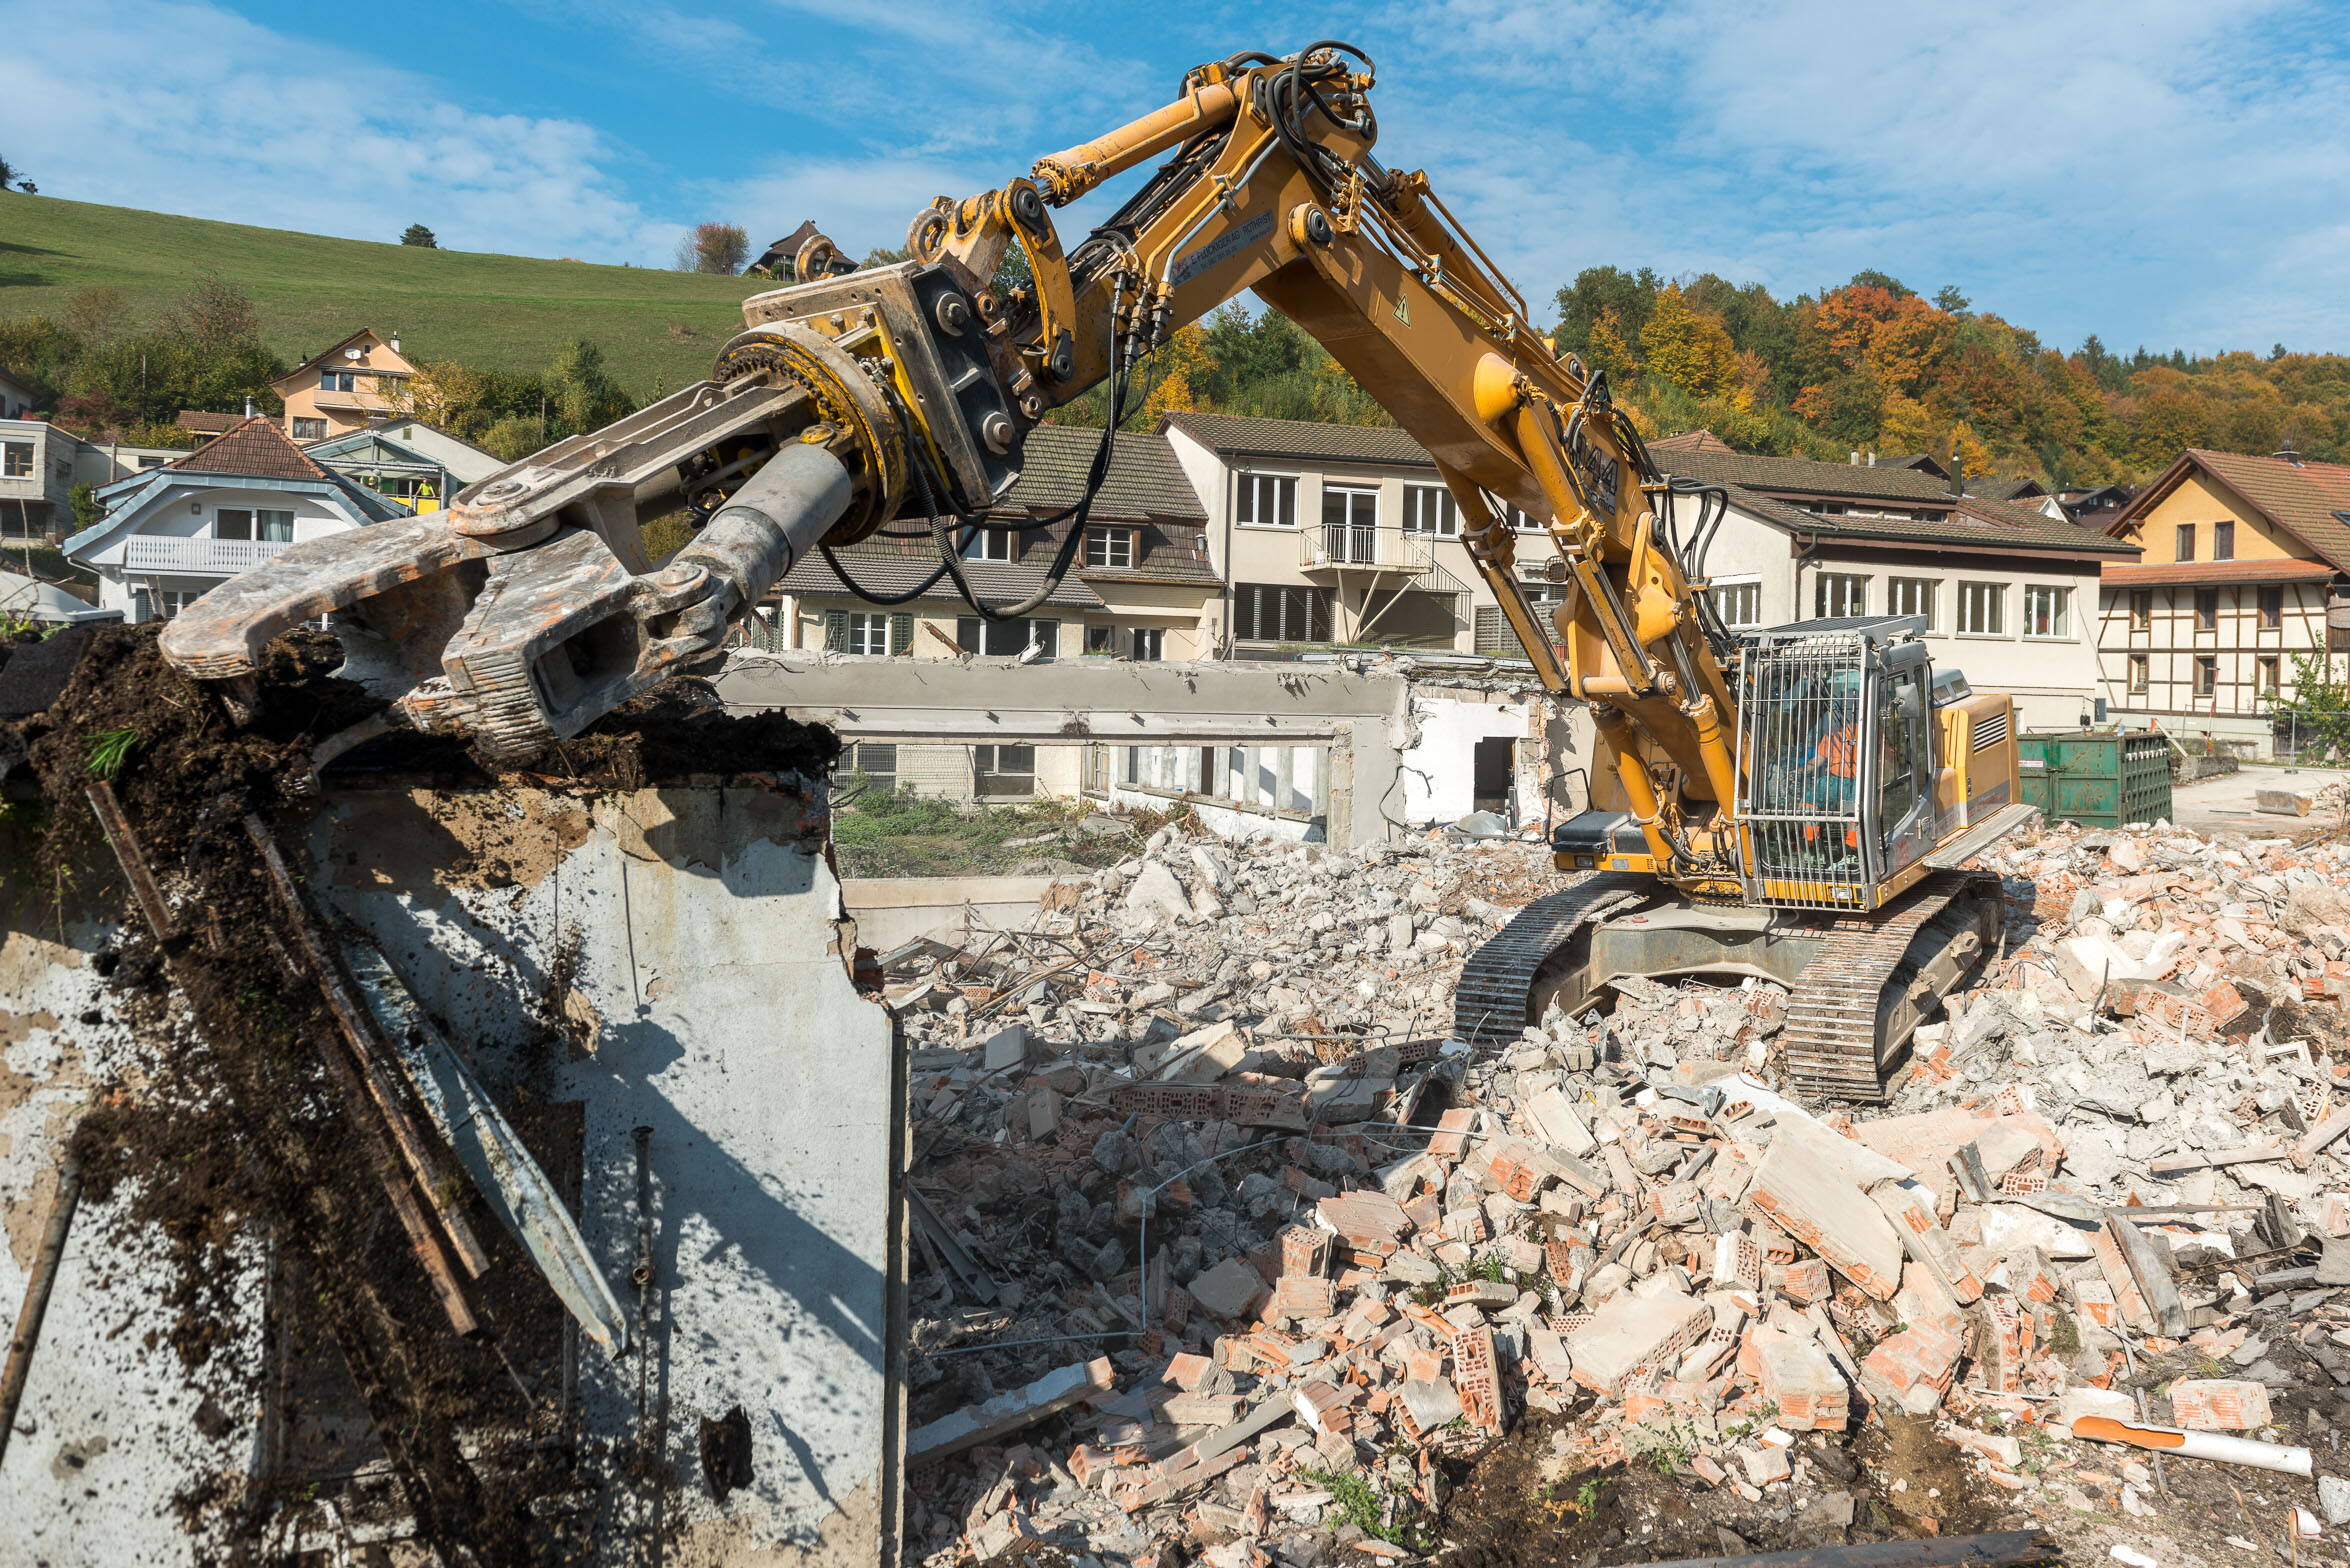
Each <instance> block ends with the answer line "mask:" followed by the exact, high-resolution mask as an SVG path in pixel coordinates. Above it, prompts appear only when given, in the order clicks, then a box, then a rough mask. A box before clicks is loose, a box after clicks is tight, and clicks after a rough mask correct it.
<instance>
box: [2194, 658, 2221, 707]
mask: <svg viewBox="0 0 2350 1568" xmlns="http://www.w3.org/2000/svg"><path fill="white" fill-rule="evenodd" d="M2218 689H2219V660H2218V659H2217V658H2215V657H2214V656H2213V655H2211V654H2208V653H2199V654H2197V655H2195V695H2196V696H2198V697H2208V696H2210V695H2211V694H2212V693H2213V692H2214V691H2216V690H2218Z"/></svg>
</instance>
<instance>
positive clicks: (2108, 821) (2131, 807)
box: [2016, 730, 2171, 828]
mask: <svg viewBox="0 0 2350 1568" xmlns="http://www.w3.org/2000/svg"><path fill="white" fill-rule="evenodd" d="M2170 763H2171V749H2170V742H2169V741H2168V740H2166V739H2164V738H2163V737H2162V736H2161V735H2159V734H2156V733H2155V732H2154V731H2152V730H2059V731H2050V732H2046V733H2042V734H2033V735H2025V736H2022V737H2020V738H2019V739H2018V740H2017V742H2016V768H2017V775H2018V781H2019V783H2020V784H2021V786H2022V789H2023V799H2024V802H2025V804H2027V805H2033V806H2038V807H2039V808H2040V810H2041V811H2042V812H2043V813H2044V814H2045V815H2046V816H2047V817H2048V819H2049V820H2050V821H2057V820H2060V819H2061V820H2063V821H2066V822H2078V823H2080V824H2081V825H2082V826H2083V827H2093V828H2117V827H2120V826H2121V825H2122V824H2123V823H2125V822H2156V821H2160V820H2162V819H2164V818H2166V817H2168V816H2169V815H2170V812H2171V768H2170Z"/></svg>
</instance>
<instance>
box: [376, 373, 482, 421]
mask: <svg viewBox="0 0 2350 1568" xmlns="http://www.w3.org/2000/svg"><path fill="white" fill-rule="evenodd" d="M488 391H489V383H488V380H487V379H486V378H485V377H483V376H482V375H481V374H480V373H479V372H477V371H472V370H468V369H466V368H465V367H464V366H463V365H461V364H459V363H457V361H455V360H453V359H441V360H434V361H432V362H431V363H429V364H424V365H419V366H418V367H417V368H416V372H415V374H413V375H410V376H403V377H399V378H397V379H395V380H394V381H393V382H392V383H391V387H390V390H389V392H388V394H387V395H386V397H385V399H384V400H385V401H386V402H388V403H390V404H391V405H392V406H393V407H394V408H396V409H398V410H399V411H400V412H401V413H403V414H406V415H408V416H409V417H410V418H411V419H421V420H423V421H424V422H425V423H426V424H428V425H431V426H433V427H434V428H436V429H440V430H447V431H452V432H454V433H456V434H459V435H463V434H466V433H468V432H469V431H471V430H473V429H475V428H477V427H479V426H481V425H484V424H486V423H487V422H488V421H487V418H486V415H485V414H484V411H483V404H484V402H485V401H486V400H487V396H488Z"/></svg>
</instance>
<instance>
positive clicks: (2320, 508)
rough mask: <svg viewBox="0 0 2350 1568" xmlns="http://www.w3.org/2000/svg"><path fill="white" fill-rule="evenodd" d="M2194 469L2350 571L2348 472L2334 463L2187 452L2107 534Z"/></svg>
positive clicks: (2132, 519) (2125, 525) (2123, 525)
mask: <svg viewBox="0 0 2350 1568" xmlns="http://www.w3.org/2000/svg"><path fill="white" fill-rule="evenodd" d="M2197 468H2201V469H2203V470H2204V471H2205V472H2207V473H2210V474H2211V475H2213V476H2214V477H2216V478H2217V479H2218V480H2219V481H2220V482H2221V483H2222V484H2224V485H2226V486H2227V487H2228V488H2229V489H2231V490H2233V491H2235V492H2236V494H2238V495H2240V496H2242V497H2243V498H2244V499H2245V500H2246V501H2248V502H2250V503H2251V504H2252V506H2253V508H2254V509H2255V510H2257V511H2258V512H2259V513H2260V514H2261V515H2262V516H2264V517H2266V518H2267V519H2268V520H2269V521H2270V522H2272V523H2275V524H2276V525H2277V526H2278V527H2280V528H2282V529H2284V530H2285V531H2286V532H2287V533H2290V534H2292V535H2294V536H2295V537H2297V538H2298V539H2300V540H2301V541H2302V542H2303V543H2304V544H2306V545H2308V546H2309V547H2310V548H2311V549H2313V550H2315V551H2316V552H2317V553H2318V554H2319V555H2321V556H2323V557H2325V559H2326V560H2327V561H2329V562H2331V563H2332V564H2333V565H2335V566H2337V567H2340V568H2342V569H2343V570H2346V571H2350V523H2346V522H2344V521H2343V519H2342V514H2343V513H2344V512H2350V468H2345V467H2344V466H2343V465H2341V464H2340V463H2320V462H2316V461H2314V460H2312V459H2309V458H2303V459H2301V460H2300V461H2299V462H2290V461H2287V460H2286V459H2284V458H2281V457H2247V456H2245V455H2243V454H2242V453H2240V452H2212V451H2206V450H2204V449H2203V448H2200V447H2191V448H2189V449H2188V450H2187V451H2186V452H2185V453H2183V454H2181V455H2180V457H2179V459H2178V461H2176V462H2174V463H2172V464H2171V466H2170V467H2169V468H2167V469H2165V470H2164V471H2163V474H2162V477H2161V478H2159V479H2157V480H2155V481H2154V483H2152V484H2150V485H2148V486H2147V487H2146V488H2145V489H2143V490H2141V491H2139V492H2138V494H2137V496H2136V498H2135V499H2133V500H2132V501H2131V502H2130V504H2129V505H2128V506H2127V507H2124V508H2123V509H2122V512H2121V515H2120V517H2119V518H2117V519H2116V520H2115V521H2114V522H2113V523H2112V524H2110V525H2109V530H2110V531H2112V532H2116V533H2118V532H2121V531H2122V530H2124V529H2127V528H2129V527H2131V526H2133V525H2135V524H2136V523H2137V522H2138V520H2139V519H2140V518H2142V517H2144V516H2145V515H2146V513H2147V512H2149V511H2151V510H2153V509H2154V507H2155V506H2156V505H2158V504H2159V503H2160V502H2161V501H2162V499H2163V497H2165V496H2167V495H2169V494H2170V493H2171V492H2172V491H2173V490H2176V489H2177V488H2178V487H2179V484H2180V482H2181V481H2183V480H2184V479H2185V478H2186V477H2187V476H2188V474H2190V473H2191V472H2193V471H2194V470H2195V469H2197Z"/></svg>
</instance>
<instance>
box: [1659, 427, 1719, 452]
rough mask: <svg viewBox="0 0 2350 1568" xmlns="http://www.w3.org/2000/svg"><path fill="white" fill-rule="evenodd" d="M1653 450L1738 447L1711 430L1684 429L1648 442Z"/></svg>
mask: <svg viewBox="0 0 2350 1568" xmlns="http://www.w3.org/2000/svg"><path fill="white" fill-rule="evenodd" d="M1648 449H1649V450H1650V451H1651V452H1736V451H1737V450H1738V449H1737V448H1736V447H1734V446H1732V445H1731V444H1730V443H1729V442H1727V441H1725V440H1723V439H1722V438H1721V437H1720V436H1717V435H1715V434H1714V433H1713V432H1712V431H1710V430H1684V431H1682V432H1681V433H1680V434H1679V435H1674V436H1659V437H1658V438H1657V439H1656V440H1654V441H1651V442H1649V443H1648Z"/></svg>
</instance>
